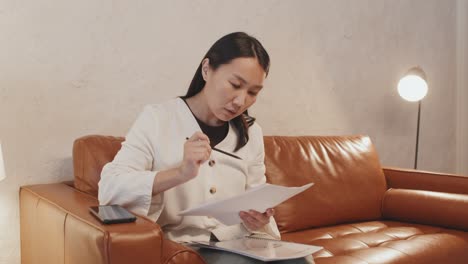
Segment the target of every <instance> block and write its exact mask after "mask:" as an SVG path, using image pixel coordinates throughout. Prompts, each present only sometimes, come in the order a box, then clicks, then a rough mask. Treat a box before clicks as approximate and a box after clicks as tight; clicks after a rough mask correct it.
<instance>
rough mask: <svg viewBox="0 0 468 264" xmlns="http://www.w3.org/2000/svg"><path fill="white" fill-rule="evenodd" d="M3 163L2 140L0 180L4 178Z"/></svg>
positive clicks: (0, 147)
mask: <svg viewBox="0 0 468 264" xmlns="http://www.w3.org/2000/svg"><path fill="white" fill-rule="evenodd" d="M5 177H6V174H5V163H3V152H2V142H0V181H2V180H3V179H5Z"/></svg>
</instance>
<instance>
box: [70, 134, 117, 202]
mask: <svg viewBox="0 0 468 264" xmlns="http://www.w3.org/2000/svg"><path fill="white" fill-rule="evenodd" d="M123 141H124V138H123V137H111V136H100V135H90V136H85V137H81V138H78V139H77V140H75V142H74V144H73V169H74V173H75V188H77V189H78V190H80V191H83V192H86V193H89V194H91V195H93V196H95V197H97V195H98V183H99V180H100V179H101V171H102V168H103V167H104V165H106V164H107V163H108V162H111V161H112V160H113V159H114V157H115V155H116V154H117V152H118V151H119V150H120V148H121V146H122V144H121V143H122V142H123Z"/></svg>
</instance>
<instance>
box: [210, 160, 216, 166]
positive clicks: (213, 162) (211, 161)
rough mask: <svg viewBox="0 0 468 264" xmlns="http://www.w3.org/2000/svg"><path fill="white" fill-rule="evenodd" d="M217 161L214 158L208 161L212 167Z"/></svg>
mask: <svg viewBox="0 0 468 264" xmlns="http://www.w3.org/2000/svg"><path fill="white" fill-rule="evenodd" d="M215 163H216V162H215V161H214V160H210V161H208V165H209V166H210V167H213V166H214V165H215Z"/></svg>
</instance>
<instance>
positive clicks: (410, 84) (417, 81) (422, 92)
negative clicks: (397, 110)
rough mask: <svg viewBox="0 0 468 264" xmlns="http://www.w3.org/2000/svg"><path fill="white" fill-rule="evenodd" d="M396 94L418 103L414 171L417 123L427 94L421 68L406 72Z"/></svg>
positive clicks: (415, 157)
mask: <svg viewBox="0 0 468 264" xmlns="http://www.w3.org/2000/svg"><path fill="white" fill-rule="evenodd" d="M398 93H399V94H400V96H401V97H402V98H403V99H405V100H407V101H410V102H418V120H417V128H416V150H415V154H414V169H417V168H418V148H419V123H420V120H421V100H422V99H423V98H424V96H426V94H427V82H426V74H425V73H424V71H423V70H422V69H421V67H419V66H416V67H413V68H411V69H409V70H408V72H406V74H405V76H403V77H402V78H401V79H400V81H399V82H398Z"/></svg>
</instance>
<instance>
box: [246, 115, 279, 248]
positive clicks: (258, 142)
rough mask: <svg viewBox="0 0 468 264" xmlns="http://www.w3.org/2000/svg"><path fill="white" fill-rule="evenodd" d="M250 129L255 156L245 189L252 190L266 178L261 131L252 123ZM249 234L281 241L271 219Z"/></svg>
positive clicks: (250, 166)
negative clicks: (265, 235) (266, 236)
mask: <svg viewBox="0 0 468 264" xmlns="http://www.w3.org/2000/svg"><path fill="white" fill-rule="evenodd" d="M250 129H251V133H250V140H253V142H252V143H254V144H255V150H256V152H255V153H256V154H255V156H254V159H253V160H252V161H251V162H250V163H249V165H248V178H247V186H246V189H250V188H253V187H255V186H258V185H260V184H263V183H265V182H266V176H265V170H266V169H265V162H264V161H265V148H264V144H263V133H262V129H261V128H260V126H259V125H258V124H256V123H254V125H253V126H252V127H250ZM246 228H247V227H246ZM247 229H248V228H247ZM249 231H250V230H249ZM251 233H254V234H258V235H264V234H267V235H269V236H271V237H273V238H274V239H281V235H280V232H279V230H278V226H277V225H276V221H275V219H274V218H273V217H271V218H270V223H269V224H267V225H265V226H264V227H263V228H262V229H260V230H257V231H251Z"/></svg>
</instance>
